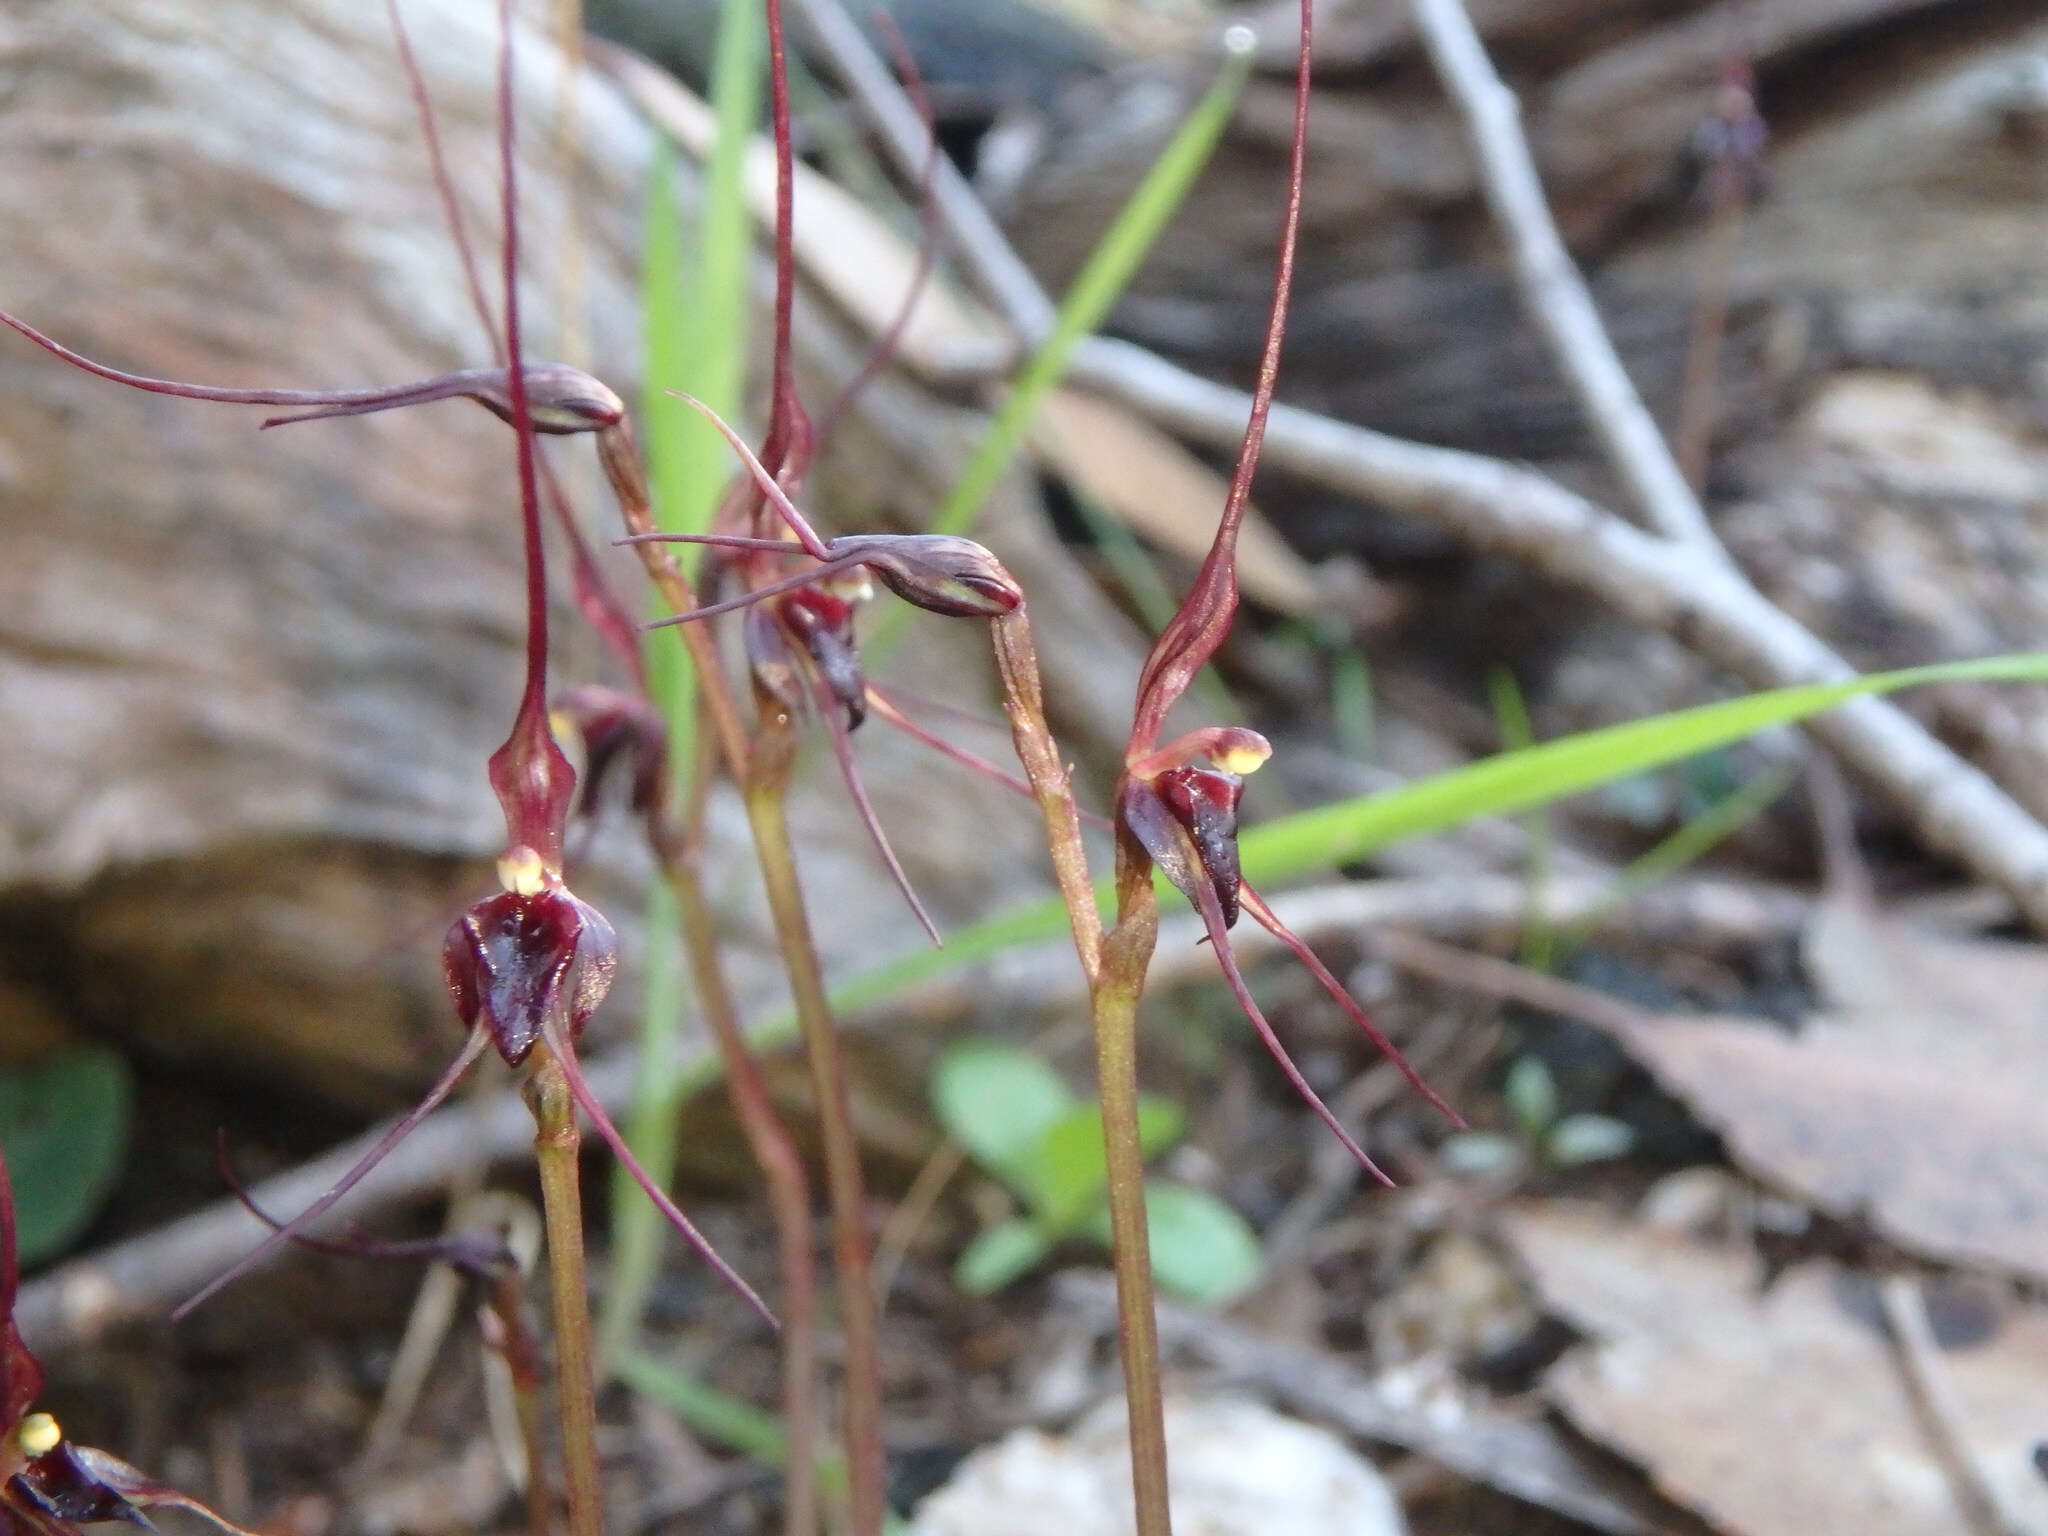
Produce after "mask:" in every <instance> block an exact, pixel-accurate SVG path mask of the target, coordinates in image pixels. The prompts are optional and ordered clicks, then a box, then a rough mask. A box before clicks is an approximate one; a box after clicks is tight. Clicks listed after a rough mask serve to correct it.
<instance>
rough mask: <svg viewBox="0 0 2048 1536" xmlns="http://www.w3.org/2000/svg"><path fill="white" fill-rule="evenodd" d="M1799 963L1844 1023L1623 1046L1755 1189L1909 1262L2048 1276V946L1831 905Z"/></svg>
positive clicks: (1701, 1022) (1647, 1032)
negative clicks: (1792, 1200) (1798, 1202)
mask: <svg viewBox="0 0 2048 1536" xmlns="http://www.w3.org/2000/svg"><path fill="white" fill-rule="evenodd" d="M1809 951H1810V956H1809V959H1810V963H1811V964H1812V965H1813V966H1814V968H1815V971H1816V974H1817V976H1818V977H1819V978H1820V980H1821V981H1822V984H1823V986H1825V987H1826V988H1827V989H1828V990H1829V991H1830V992H1831V994H1832V995H1833V996H1834V997H1835V999H1836V1000H1837V1001H1838V1003H1840V1004H1842V1005H1844V1011H1842V1012H1840V1013H1837V1014H1832V1015H1827V1016H1823V1017H1819V1018H1816V1019H1813V1020H1811V1021H1809V1022H1808V1023H1807V1024H1806V1025H1805V1026H1804V1027H1803V1028H1802V1029H1801V1030H1800V1031H1799V1032H1798V1033H1797V1034H1796V1035H1788V1034H1784V1033H1782V1032H1780V1031H1778V1030H1777V1029H1774V1028H1772V1027H1770V1026H1768V1025H1761V1024H1758V1023H1755V1022H1750V1021H1741V1020H1734V1019H1719V1018H1710V1019H1696V1020H1695V1019H1687V1020H1669V1021H1666V1022H1663V1023H1661V1024H1656V1025H1645V1026H1642V1027H1639V1028H1637V1029H1633V1030H1630V1031H1627V1032H1626V1033H1625V1034H1624V1035H1623V1037H1622V1038H1623V1042H1624V1043H1625V1044H1626V1045H1627V1046H1628V1048H1629V1050H1630V1051H1631V1052H1632V1053H1633V1054H1634V1055H1635V1056H1636V1057H1638V1058H1639V1059H1640V1060H1641V1061H1643V1063H1644V1064H1645V1065H1646V1066H1648V1067H1649V1069H1650V1070H1651V1071H1652V1072H1653V1073H1654V1074H1655V1075H1656V1077H1657V1078H1658V1080H1659V1081H1660V1082H1662V1083H1663V1085H1664V1086H1665V1087H1666V1088H1667V1089H1669V1090H1670V1091H1671V1092H1672V1093H1674V1094H1676V1095H1677V1096H1678V1097H1680V1098H1682V1099H1684V1100H1685V1101H1686V1103H1687V1104H1689V1105H1690V1106H1691V1107H1692V1108H1693V1110H1694V1112H1695V1113H1697V1114H1698V1115H1699V1116H1700V1118H1701V1119H1703V1120H1704V1121H1706V1123H1707V1124H1709V1125H1711V1126H1712V1127H1714V1128H1715V1129H1716V1130H1717V1131H1719V1132H1720V1133H1721V1134H1722V1135H1723V1136H1724V1137H1725V1138H1726V1139H1727V1142H1728V1146H1729V1150H1730V1151H1731V1152H1732V1153H1733V1154H1734V1156H1735V1157H1736V1159H1737V1160H1738V1161H1739V1162H1741V1163H1742V1164H1743V1166H1744V1167H1746V1168H1748V1169H1749V1170H1750V1171H1751V1172H1753V1173H1755V1174H1756V1175H1758V1176H1759V1177H1761V1178H1763V1179H1766V1180H1768V1181H1769V1182H1771V1183H1773V1184H1777V1185H1780V1186H1782V1187H1784V1188H1786V1189H1788V1190H1791V1191H1793V1192H1795V1193H1797V1194H1798V1195H1800V1196H1801V1197H1803V1198H1805V1199H1807V1200H1809V1201H1811V1202H1812V1203H1813V1204H1814V1205H1816V1206H1818V1207H1819V1208H1821V1209H1823V1210H1825V1211H1828V1212H1829V1213H1831V1214H1833V1215H1836V1216H1841V1217H1845V1218H1856V1219H1864V1220H1868V1221H1869V1222H1870V1223H1871V1224H1872V1225H1873V1226H1874V1227H1876V1228H1877V1230H1878V1231H1880V1232H1882V1233H1883V1234H1884V1235H1885V1236H1887V1237H1889V1238H1890V1239H1892V1240H1893V1241H1894V1242H1897V1243H1899V1244H1900V1245H1901V1246H1904V1247H1907V1248H1911V1249H1913V1250H1914V1251H1916V1252H1919V1253H1924V1254H1927V1255H1929V1256H1931V1257H1935V1258H1941V1259H1949V1260H1956V1261H1961V1262H1975V1263H1984V1264H1990V1265H1994V1266H1996V1267H1998V1268H2001V1269H2006V1270H2011V1271H2014V1272H2017V1273H2022V1274H2026V1275H2029V1276H2032V1277H2034V1278H2037V1279H2048V1116H2044V1115H2043V1113H2042V1110H2041V1106H2042V1105H2043V1104H2044V1103H2048V950H2044V949H2042V948H2041V947H2039V946H2037V945H2030V944H2009V943H1993V942H1987V941H1971V940H1961V939H1952V938H1944V937H1940V936H1936V935H1932V934H1925V933H1918V932H1914V931H1911V930H1908V929H1905V928H1903V927H1901V926H1899V925H1896V924H1889V923H1885V922H1883V921H1881V920H1866V921H1863V922H1859V921H1858V920H1857V919H1856V918H1855V917H1854V916H1853V914H1852V913H1850V911H1849V909H1848V908H1847V906H1846V905H1845V904H1843V903H1841V902H1830V903H1828V904H1826V906H1825V908H1824V911H1823V915H1822V917H1821V919H1820V921H1818V922H1817V923H1816V925H1815V930H1814V932H1813V933H1812V934H1811V935H1810V936H1809Z"/></svg>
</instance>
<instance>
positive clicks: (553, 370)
mask: <svg viewBox="0 0 2048 1536" xmlns="http://www.w3.org/2000/svg"><path fill="white" fill-rule="evenodd" d="M525 377H526V414H527V416H528V417H529V418H531V420H532V422H533V430H534V431H536V432H545V433H549V434H552V435H554V436H557V437H566V436H569V435H571V434H573V433H577V432H602V431H604V430H605V429H606V428H607V427H615V426H617V425H618V424H619V423H620V421H622V420H623V419H624V418H625V415H626V402H625V401H623V400H621V399H620V398H619V397H618V395H617V394H616V393H615V392H614V391H613V390H612V388H611V386H610V385H608V384H606V383H605V382H604V381H603V380H601V379H596V378H593V377H592V376H591V375H589V374H587V373H585V372H584V371H583V370H582V369H581V368H571V367H569V366H568V364H566V363H529V364H527V365H526V370H525ZM511 382H512V381H511V375H510V373H509V372H508V371H507V370H505V369H502V368H501V369H499V370H498V371H497V372H496V373H495V374H493V375H489V376H487V377H486V378H485V379H484V380H483V381H482V382H480V383H479V384H478V385H477V386H476V387H475V388H474V389H472V390H471V391H469V394H470V398H471V399H473V400H475V401H476V403H477V404H478V405H481V406H482V407H483V408H484V409H485V410H487V411H489V412H490V413H491V414H492V415H494V416H496V417H498V418H499V419H500V420H501V421H504V422H505V423H507V424H508V425H510V424H511V423H512V420H513V414H512V388H511Z"/></svg>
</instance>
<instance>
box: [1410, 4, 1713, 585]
mask: <svg viewBox="0 0 2048 1536" xmlns="http://www.w3.org/2000/svg"><path fill="white" fill-rule="evenodd" d="M1414 4H1415V20H1416V23H1417V24H1418V25H1419V26H1420V28H1421V30H1422V40H1423V43H1424V45H1425V46H1426V47H1427V48H1428V49H1429V56H1430V58H1431V59H1432V60H1433V61H1434V62H1435V64H1436V68H1437V73H1438V74H1439V75H1441V76H1442V77H1443V82H1444V86H1445V88H1446V89H1447V90H1448V91H1449V92H1450V94H1451V97H1452V99H1453V100H1454V101H1455V102H1456V103H1457V106H1458V109H1459V111H1461V112H1462V113H1463V114H1464V116H1465V125H1466V127H1467V128H1468V129H1469V130H1470V132H1471V135H1472V147H1473V151H1474V153H1475V154H1476V155H1477V157H1478V160H1479V177H1480V183H1481V185H1482V186H1484V188H1485V189H1486V201H1487V205H1488V206H1489V207H1490V208H1492V210H1493V216H1494V220H1495V222H1496V223H1498V224H1499V225H1500V227H1501V229H1502V231H1503V232H1504V233H1505V234H1506V235H1507V237H1508V244H1509V246H1510V248H1511V251H1512V254H1513V257H1514V267H1515V280H1516V282H1517V283H1518V284H1519V285H1520V287H1521V291H1522V303H1523V306H1524V307H1525V308H1526V309H1527V310H1528V312H1529V316H1530V318H1531V319H1532V320H1534V321H1535V322H1536V324H1537V326H1538V328H1539V329H1541V331H1542V332H1543V339H1544V341H1545V342H1546V343H1547V344H1548V345H1549V347H1550V353H1551V357H1552V360H1553V361H1555V362H1556V364H1557V366H1558V368H1559V370H1560V371H1561V372H1562V373H1563V374H1564V376H1565V379H1566V380H1567V382H1568V383H1569V384H1570V385H1571V388H1572V392H1573V393H1574V394H1575V395H1576V396H1577V397H1578V401H1579V407H1580V409H1581V410H1582V411H1583V412H1584V413H1585V416H1586V420H1587V422H1588V423H1589V424H1590V425H1591V426H1592V428H1593V430H1594V432H1595V433H1596V434H1597V435H1598V436H1599V439H1600V446H1601V448H1602V450H1603V451H1604V452H1605V453H1606V455H1607V458H1608V461H1609V462H1610V463H1611V464H1613V466H1614V468H1615V472H1616V473H1617V474H1619V475H1620V476H1621V479H1622V483H1623V485H1624V486H1626V487H1627V490H1628V494H1629V496H1630V498H1631V499H1632V500H1633V501H1634V502H1635V503H1636V505H1637V506H1639V507H1640V508H1641V509H1642V511H1643V514H1644V516H1645V517H1646V518H1647V519H1648V520H1649V523H1650V526H1651V527H1652V528H1655V529H1656V530H1657V531H1658V532H1660V533H1662V534H1664V535H1665V536H1666V537H1667V538H1671V539H1675V540H1678V541H1679V542H1681V543H1687V544H1692V545H1696V546H1698V548H1699V550H1700V551H1701V552H1702V553H1705V552H1707V551H1709V550H1711V551H1712V553H1713V555H1714V556H1715V557H1716V558H1725V557H1724V556H1722V554H1721V547H1720V545H1719V544H1718V543H1717V542H1716V541H1715V539H1714V534H1713V530H1712V529H1710V528H1709V527H1708V526H1707V519H1706V514H1705V513H1704V512H1702V511H1701V510H1700V503H1699V498H1698V497H1697V496H1695V495H1694V494H1693V490H1692V487H1691V486H1690V485H1688V484H1687V483H1686V479H1685V476H1684V474H1683V473H1682V472H1681V471H1680V470H1679V467H1678V461H1677V460H1676V459H1674V458H1673V457H1672V456H1671V449H1670V447H1669V446H1668V445H1667V444H1666V443H1665V441H1664V434H1663V433H1662V432H1661V431H1659V430H1658V428H1657V423H1656V421H1655V420H1654V419H1653V418H1652V417H1651V415H1650V412H1649V410H1648V409H1647V408H1646V407H1645V406H1644V404H1643V401H1642V397H1641V396H1640V395H1639V394H1637V393H1636V387H1635V385H1634V384H1633V383H1632V382H1630V380H1629V376H1628V370H1627V369H1625V368H1623V367H1622V365H1621V357H1620V354H1618V353H1617V352H1616V351H1615V350H1614V343H1613V341H1611V340H1610V339H1609V338H1608V335H1607V327H1606V326H1605V325H1604V324H1603V323H1602V322H1601V319H1600V311H1599V310H1598V309H1596V308H1594V306H1593V296H1592V295H1591V294H1590V293H1588V292H1587V291H1586V282H1585V279H1584V278H1582V277H1581V276H1580V275H1579V269H1578V267H1577V266H1576V265H1574V264H1573V262H1572V258H1571V253H1570V252H1568V251H1567V250H1566V249H1565V248H1564V241H1563V239H1562V238H1560V237H1559V235H1558V232H1557V222H1556V220H1554V219H1553V218H1552V217H1551V215H1550V203H1549V201H1548V200H1547V199H1546V198H1545V197H1544V195H1543V183H1542V182H1541V181H1540V180H1539V179H1538V177H1537V175H1536V162H1535V159H1534V158H1533V157H1532V156H1531V155H1530V153H1529V141H1528V140H1527V139H1526V138H1525V137H1523V134H1522V126H1521V106H1520V104H1519V103H1518V102H1517V101H1516V100H1515V93H1514V92H1513V91H1511V90H1509V89H1508V88H1507V86H1506V84H1505V83H1503V81H1502V80H1501V78H1500V75H1499V74H1498V73H1497V72H1496V71H1495V69H1494V67H1493V61H1492V60H1491V59H1489V58H1488V57H1487V56H1486V45H1485V44H1484V43H1482V42H1480V40H1479V33H1478V32H1477V31H1476V30H1475V29H1474V27H1473V25H1472V18H1471V17H1469V16H1468V15H1466V14H1465V7H1464V6H1463V5H1462V4H1461V3H1460V0H1414Z"/></svg>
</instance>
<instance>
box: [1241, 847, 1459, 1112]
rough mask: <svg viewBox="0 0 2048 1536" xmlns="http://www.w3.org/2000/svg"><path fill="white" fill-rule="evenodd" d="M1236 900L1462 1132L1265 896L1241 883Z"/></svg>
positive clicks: (1439, 1098)
mask: <svg viewBox="0 0 2048 1536" xmlns="http://www.w3.org/2000/svg"><path fill="white" fill-rule="evenodd" d="M1238 899H1239V901H1240V902H1241V903H1242V905H1243V907H1244V909H1245V911H1247V912H1249V913H1251V915H1252V921H1253V922H1255V923H1257V924H1258V925H1259V926H1260V927H1261V928H1263V929H1265V930H1266V932H1268V933H1270V934H1272V935H1273V937H1274V938H1276V939H1278V940H1279V941H1280V942H1281V943H1282V944H1285V945H1286V946H1287V947H1288V948H1289V949H1290V950H1292V951H1293V952H1294V957H1295V958H1296V959H1297V960H1299V961H1300V962H1301V963H1302V964H1303V965H1305V966H1307V967H1308V969H1309V973H1310V974H1311V975H1312V976H1314V977H1315V979H1316V980H1317V981H1319V982H1321V983H1322V987H1323V990H1324V991H1325V992H1327V993H1329V994H1330V998H1331V1000H1332V1001H1333V1002H1335V1003H1336V1004H1337V1006H1338V1007H1340V1008H1342V1009H1343V1010H1344V1011H1345V1012H1346V1013H1347V1014H1349V1015H1350V1016H1351V1022H1352V1023H1354V1024H1356V1025H1357V1026H1358V1027H1359V1028H1360V1029H1362V1030H1363V1031H1365V1037H1366V1039H1368V1040H1370V1041H1371V1042H1372V1043H1373V1045H1374V1046H1375V1047H1376V1048H1377V1049H1378V1051H1379V1053H1380V1054H1381V1055H1382V1056H1384V1057H1386V1058H1387V1060H1388V1061H1390V1062H1392V1063H1393V1064H1394V1067H1395V1069H1396V1070H1397V1071H1399V1072H1400V1074H1401V1075H1402V1076H1403V1077H1405V1078H1407V1079H1408V1085H1409V1086H1410V1087H1411V1088H1413V1089H1414V1090H1415V1091H1416V1092H1417V1093H1419V1094H1421V1095H1422V1096H1423V1097H1424V1098H1425V1099H1427V1100H1429V1102H1430V1103H1431V1104H1433V1105H1435V1106H1436V1108H1437V1109H1438V1110H1439V1111H1440V1112H1441V1113H1442V1114H1443V1116H1444V1118H1445V1119H1447V1120H1449V1121H1450V1122H1451V1124H1453V1125H1455V1126H1456V1127H1457V1128H1458V1129H1459V1130H1461V1131H1462V1130H1464V1129H1465V1128H1466V1126H1465V1117H1464V1116H1463V1115H1461V1114H1459V1113H1458V1112H1457V1111H1456V1110H1455V1109H1453V1108H1451V1106H1450V1105H1449V1104H1447V1103H1445V1102H1444V1099H1443V1096H1442V1095H1441V1094H1439V1093H1438V1092H1437V1091H1436V1090H1435V1089H1434V1088H1432V1087H1430V1086H1429V1084H1428V1083H1426V1082H1424V1081H1423V1080H1422V1074H1421V1073H1420V1072H1417V1071H1416V1070H1415V1068H1413V1067H1411V1066H1410V1065H1409V1064H1408V1058H1407V1057H1405V1056H1403V1055H1402V1054H1401V1053H1400V1051H1399V1050H1397V1049H1395V1046H1394V1042H1393V1041H1391V1040H1389V1039H1388V1038H1387V1037H1386V1036H1385V1035H1384V1034H1382V1033H1380V1030H1379V1028H1378V1026H1377V1025H1375V1024H1374V1023H1373V1021H1372V1020H1371V1019H1370V1018H1369V1017H1367V1015H1366V1012H1365V1010H1364V1009H1363V1008H1361V1007H1359V1006H1358V1003H1357V1001H1356V1000H1355V999H1354V998H1353V997H1352V996H1351V993H1350V992H1349V991H1348V990H1346V988H1345V987H1344V985H1343V983H1341V982H1339V981H1338V980H1337V978H1336V977H1335V976H1333V975H1332V974H1331V973H1330V968H1329V967H1328V966H1326V965H1324V964H1323V962H1322V961H1320V960H1318V959H1317V958H1316V953H1315V951H1314V950H1312V949H1310V948H1309V947H1308V944H1307V943H1306V942H1305V941H1304V940H1303V939H1302V938H1301V936H1300V935H1299V934H1296V933H1295V932H1294V931H1293V930H1291V929H1290V928H1288V926H1287V925H1286V924H1285V923H1283V922H1281V921H1280V919H1279V918H1278V917H1276V916H1274V915H1273V909H1272V908H1271V907H1269V906H1267V905H1266V900H1265V898H1264V897H1263V896H1261V895H1260V894H1259V893H1258V892H1257V891H1255V890H1253V889H1252V888H1251V887H1250V886H1249V885H1245V884H1240V885H1239V886H1238Z"/></svg>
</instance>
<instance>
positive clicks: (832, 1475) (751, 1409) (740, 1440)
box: [619, 1353, 908, 1536]
mask: <svg viewBox="0 0 2048 1536" xmlns="http://www.w3.org/2000/svg"><path fill="white" fill-rule="evenodd" d="M619 1379H620V1380H622V1381H624V1382H625V1383H626V1385H628V1386H629V1387H631V1388H632V1389H633V1390H634V1391H635V1392H638V1393H639V1394H640V1395H641V1396H642V1397H644V1398H646V1399H648V1400H649V1401H650V1402H654V1403H658V1404H660V1405H661V1406H662V1407H664V1408H666V1409H668V1411H669V1412H670V1413H673V1414H674V1415H675V1416H676V1417H677V1418H678V1419H680V1420H681V1421H682V1422H683V1424H684V1425H685V1426H687V1427H688V1428H689V1429H690V1430H692V1431H693V1432H695V1433H696V1434H699V1435H701V1436H703V1437H704V1438H705V1439H706V1440H709V1441H711V1442H713V1443H714V1444H716V1445H720V1446H723V1447H725V1449H727V1450H730V1451H737V1452H738V1453H739V1454H740V1455H742V1456H750V1457H752V1458H753V1459H754V1460H755V1461H758V1462H761V1463H763V1464H764V1465H767V1466H771V1467H782V1466H787V1465H788V1463H789V1436H788V1434H787V1433H785V1431H784V1430H783V1427H782V1420H781V1419H779V1418H777V1417H776V1416H775V1415H774V1414H772V1413H769V1412H768V1411H767V1410H766V1409H763V1408H756V1407H755V1406H754V1405H753V1404H752V1403H750V1402H747V1401H746V1400H745V1399H744V1398H738V1397H734V1396H733V1395H732V1394H731V1393H729V1392H721V1391H719V1390H718V1389H717V1388H716V1387H710V1386H706V1385H705V1384H704V1383H703V1382H701V1381H699V1380H697V1379H696V1378H695V1377H694V1376H686V1375H684V1374H683V1373H682V1372H681V1371H679V1370H676V1369H675V1368H674V1367H673V1366H668V1365H663V1364H662V1363H661V1362H660V1361H659V1360H655V1359H652V1358H650V1357H649V1356H647V1355H643V1354H639V1353H633V1354H628V1355H625V1356H622V1357H621V1358H620V1360H619ZM818 1483H819V1485H820V1486H821V1487H823V1488H824V1489H825V1490H826V1491H827V1492H828V1493H834V1494H843V1493H844V1492H845V1490H846V1462H845V1460H844V1458H842V1457H840V1456H838V1455H835V1454H832V1453H826V1454H823V1455H820V1456H819V1457H818ZM907 1529H908V1528H907V1527H906V1526H905V1525H904V1523H903V1522H902V1521H901V1520H899V1519H898V1518H897V1517H896V1516H895V1515H894V1514H889V1515H886V1516H885V1517H884V1519H883V1522H882V1530H883V1533H884V1536H903V1533H904V1532H905V1531H906V1530H907Z"/></svg>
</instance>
